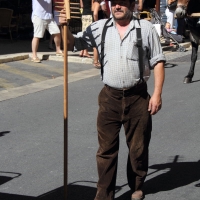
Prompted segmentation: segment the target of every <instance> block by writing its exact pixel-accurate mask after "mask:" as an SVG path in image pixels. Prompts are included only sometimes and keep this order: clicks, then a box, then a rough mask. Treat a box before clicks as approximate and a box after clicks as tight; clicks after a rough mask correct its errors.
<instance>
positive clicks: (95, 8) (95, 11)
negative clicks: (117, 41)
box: [93, 0, 107, 69]
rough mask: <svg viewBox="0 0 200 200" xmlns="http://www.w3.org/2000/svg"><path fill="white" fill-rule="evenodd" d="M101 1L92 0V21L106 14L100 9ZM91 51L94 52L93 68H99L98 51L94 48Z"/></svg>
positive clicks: (104, 16) (102, 17)
mask: <svg viewBox="0 0 200 200" xmlns="http://www.w3.org/2000/svg"><path fill="white" fill-rule="evenodd" d="M101 2H102V0H94V1H93V21H94V22H95V21H98V20H100V19H104V18H107V16H106V14H105V13H104V11H103V10H102V9H101V5H100V3H101ZM93 53H94V62H93V65H94V67H95V68H97V69H100V68H101V64H100V62H99V59H98V52H97V49H96V48H94V49H93Z"/></svg>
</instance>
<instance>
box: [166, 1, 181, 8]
mask: <svg viewBox="0 0 200 200" xmlns="http://www.w3.org/2000/svg"><path fill="white" fill-rule="evenodd" d="M177 2H178V0H174V1H173V2H171V3H170V4H167V7H168V8H169V10H176V6H177Z"/></svg>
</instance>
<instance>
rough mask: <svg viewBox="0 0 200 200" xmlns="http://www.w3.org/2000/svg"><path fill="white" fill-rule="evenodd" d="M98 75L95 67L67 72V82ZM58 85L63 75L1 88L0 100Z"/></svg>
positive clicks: (98, 72) (61, 81) (61, 83)
mask: <svg viewBox="0 0 200 200" xmlns="http://www.w3.org/2000/svg"><path fill="white" fill-rule="evenodd" d="M99 75H100V70H98V69H95V68H94V69H90V70H85V71H81V72H77V73H74V74H69V75H68V83H73V82H75V81H79V80H82V79H86V78H91V77H94V76H99ZM60 85H63V76H61V77H58V78H55V79H49V80H46V81H42V82H39V83H32V84H29V85H25V86H21V87H16V88H12V89H8V90H3V91H0V101H5V100H8V99H13V98H16V97H20V96H23V95H27V94H32V93H35V92H39V91H42V90H46V89H50V88H53V87H57V86H60Z"/></svg>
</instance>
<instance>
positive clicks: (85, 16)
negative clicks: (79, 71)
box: [79, 0, 92, 58]
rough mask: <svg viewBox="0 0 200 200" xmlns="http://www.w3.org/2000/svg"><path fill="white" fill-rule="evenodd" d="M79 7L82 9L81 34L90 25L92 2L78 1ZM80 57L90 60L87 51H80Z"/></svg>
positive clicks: (87, 0)
mask: <svg viewBox="0 0 200 200" xmlns="http://www.w3.org/2000/svg"><path fill="white" fill-rule="evenodd" d="M80 7H81V8H82V9H83V12H82V17H81V21H82V32H83V31H85V29H86V28H87V27H88V26H89V25H90V24H91V23H92V1H91V0H80ZM79 56H80V57H87V58H92V56H90V54H89V53H88V50H87V49H84V50H82V51H80V54H79Z"/></svg>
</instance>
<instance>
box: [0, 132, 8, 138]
mask: <svg viewBox="0 0 200 200" xmlns="http://www.w3.org/2000/svg"><path fill="white" fill-rule="evenodd" d="M8 133H10V131H2V132H0V137H2V136H4V135H5V134H8Z"/></svg>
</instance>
